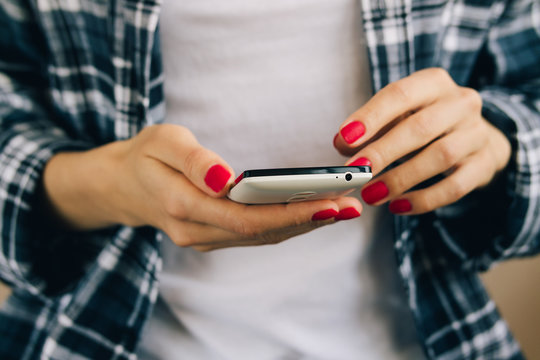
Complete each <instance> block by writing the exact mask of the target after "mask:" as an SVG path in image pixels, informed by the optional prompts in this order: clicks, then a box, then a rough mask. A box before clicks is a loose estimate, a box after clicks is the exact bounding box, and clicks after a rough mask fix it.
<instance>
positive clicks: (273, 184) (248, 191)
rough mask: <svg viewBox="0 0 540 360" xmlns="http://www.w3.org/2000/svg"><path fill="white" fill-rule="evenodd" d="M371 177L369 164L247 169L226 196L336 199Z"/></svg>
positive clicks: (256, 200)
mask: <svg viewBox="0 0 540 360" xmlns="http://www.w3.org/2000/svg"><path fill="white" fill-rule="evenodd" d="M371 177H372V174H371V167H369V166H330V167H308V168H281V169H257V170H246V171H244V172H243V173H242V175H240V176H239V177H238V178H237V179H236V184H235V185H234V186H233V187H232V188H231V190H230V191H229V194H228V197H229V199H231V200H233V201H236V202H240V203H244V204H273V203H288V202H297V201H306V200H319V199H335V198H338V197H340V196H344V195H347V194H349V193H351V192H353V191H354V190H355V189H358V188H360V187H362V185H364V184H365V183H367V182H368V181H369V180H371Z"/></svg>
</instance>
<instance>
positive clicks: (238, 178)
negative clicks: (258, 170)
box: [234, 173, 244, 184]
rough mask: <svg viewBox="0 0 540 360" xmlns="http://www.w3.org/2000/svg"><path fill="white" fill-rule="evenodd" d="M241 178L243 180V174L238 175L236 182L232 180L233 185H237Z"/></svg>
mask: <svg viewBox="0 0 540 360" xmlns="http://www.w3.org/2000/svg"><path fill="white" fill-rule="evenodd" d="M243 178H244V173H241V174H240V175H238V177H237V178H236V180H234V183H235V184H238V183H239V182H240V181H242V179H243Z"/></svg>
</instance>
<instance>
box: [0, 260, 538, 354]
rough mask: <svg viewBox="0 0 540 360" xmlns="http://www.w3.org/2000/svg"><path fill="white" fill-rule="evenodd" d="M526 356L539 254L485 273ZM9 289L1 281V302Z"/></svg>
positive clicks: (532, 334) (534, 332)
mask: <svg viewBox="0 0 540 360" xmlns="http://www.w3.org/2000/svg"><path fill="white" fill-rule="evenodd" d="M482 279H483V280H484V283H485V284H486V286H487V288H488V291H489V292H490V293H491V295H492V296H493V298H494V300H495V302H496V303H497V305H498V306H499V310H500V311H501V313H502V315H503V317H504V318H505V319H506V321H507V322H508V324H509V325H510V328H511V329H512V331H513V332H514V335H515V337H516V338H517V340H518V341H519V342H520V344H521V347H522V348H523V351H524V353H525V356H526V358H527V359H540V341H538V333H539V332H540V286H538V284H539V280H540V257H536V258H532V259H522V260H513V261H508V262H506V263H504V264H501V265H498V266H497V267H495V268H494V269H492V270H490V271H489V272H488V273H486V274H484V275H483V276H482ZM8 295H9V289H8V288H7V287H6V286H4V285H2V284H1V283H0V302H2V301H3V300H4V299H5V297H6V296H8Z"/></svg>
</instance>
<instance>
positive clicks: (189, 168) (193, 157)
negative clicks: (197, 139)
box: [182, 147, 206, 176]
mask: <svg viewBox="0 0 540 360" xmlns="http://www.w3.org/2000/svg"><path fill="white" fill-rule="evenodd" d="M205 157H206V150H205V149H204V148H202V147H196V148H193V149H191V150H189V151H188V152H187V153H186V155H185V156H184V168H183V169H182V170H183V172H184V174H186V175H188V176H189V174H193V173H194V171H195V169H196V168H197V164H201V162H202V161H203V159H204V158H205Z"/></svg>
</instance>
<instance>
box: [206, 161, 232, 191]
mask: <svg viewBox="0 0 540 360" xmlns="http://www.w3.org/2000/svg"><path fill="white" fill-rule="evenodd" d="M230 177H231V173H230V172H229V170H227V169H225V168H224V167H223V166H221V165H219V164H217V165H214V166H212V167H211V168H210V169H208V172H207V173H206V176H205V178H204V182H205V183H206V185H208V187H209V188H210V189H212V190H214V191H215V192H220V191H221V190H223V188H224V187H225V185H227V182H228V181H229V179H230Z"/></svg>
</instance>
